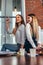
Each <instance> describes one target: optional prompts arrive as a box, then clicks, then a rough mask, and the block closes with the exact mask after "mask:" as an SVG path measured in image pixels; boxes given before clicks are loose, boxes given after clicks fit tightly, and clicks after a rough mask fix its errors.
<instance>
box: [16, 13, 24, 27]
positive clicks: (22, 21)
mask: <svg viewBox="0 0 43 65" xmlns="http://www.w3.org/2000/svg"><path fill="white" fill-rule="evenodd" d="M17 15H19V16H20V17H21V19H22V20H21V24H24V25H25V23H24V19H23V17H22V15H20V14H17ZM17 15H16V16H17ZM16 27H18V23H16Z"/></svg>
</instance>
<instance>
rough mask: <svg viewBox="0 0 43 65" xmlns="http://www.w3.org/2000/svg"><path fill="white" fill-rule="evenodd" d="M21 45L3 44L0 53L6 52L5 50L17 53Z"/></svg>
mask: <svg viewBox="0 0 43 65" xmlns="http://www.w3.org/2000/svg"><path fill="white" fill-rule="evenodd" d="M20 46H21V44H19V43H18V44H3V46H2V49H1V51H6V50H7V49H8V50H10V51H16V52H18V51H19V49H20Z"/></svg>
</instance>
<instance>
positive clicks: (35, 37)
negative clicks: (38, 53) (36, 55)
mask: <svg viewBox="0 0 43 65" xmlns="http://www.w3.org/2000/svg"><path fill="white" fill-rule="evenodd" d="M40 34H41V27H40V26H39V25H38V20H37V18H36V16H35V15H34V14H29V15H28V16H27V24H26V37H27V39H26V42H25V50H26V51H27V52H29V49H30V48H36V49H37V50H38V49H40V47H41V38H40Z"/></svg>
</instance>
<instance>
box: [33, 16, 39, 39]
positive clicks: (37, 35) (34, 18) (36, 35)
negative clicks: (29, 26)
mask: <svg viewBox="0 0 43 65" xmlns="http://www.w3.org/2000/svg"><path fill="white" fill-rule="evenodd" d="M32 18H33V33H34V36H35V37H36V39H37V40H38V38H39V34H38V20H37V18H36V17H35V16H33V17H32Z"/></svg>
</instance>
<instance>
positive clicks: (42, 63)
mask: <svg viewBox="0 0 43 65" xmlns="http://www.w3.org/2000/svg"><path fill="white" fill-rule="evenodd" d="M0 65H43V55H38V56H36V57H30V56H28V55H25V56H20V55H15V56H0Z"/></svg>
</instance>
